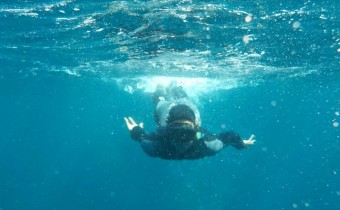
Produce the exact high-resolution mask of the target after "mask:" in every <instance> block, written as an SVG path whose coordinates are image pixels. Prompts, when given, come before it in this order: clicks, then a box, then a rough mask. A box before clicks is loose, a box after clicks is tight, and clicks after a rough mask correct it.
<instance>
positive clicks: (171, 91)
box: [167, 83, 188, 100]
mask: <svg viewBox="0 0 340 210" xmlns="http://www.w3.org/2000/svg"><path fill="white" fill-rule="evenodd" d="M187 97H188V95H187V93H186V92H185V91H184V89H183V87H182V86H179V85H177V84H176V83H170V85H169V86H168V87H167V98H169V99H171V100H177V99H180V98H187Z"/></svg>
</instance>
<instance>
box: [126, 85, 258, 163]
mask: <svg viewBox="0 0 340 210" xmlns="http://www.w3.org/2000/svg"><path fill="white" fill-rule="evenodd" d="M153 101H154V103H155V104H156V110H155V113H154V115H155V121H156V123H157V125H158V128H157V129H156V131H155V132H152V133H147V132H145V131H144V129H143V123H140V124H137V123H136V122H135V120H134V119H132V118H131V117H124V120H125V123H126V125H127V127H128V129H129V131H130V134H131V138H132V139H133V140H135V141H137V142H139V144H140V145H141V147H142V149H143V150H144V152H145V153H146V154H148V155H149V156H151V157H158V158H162V159H168V160H183V159H200V158H204V157H207V156H213V155H215V154H217V153H218V152H220V151H221V150H222V149H223V148H225V147H227V146H233V147H235V148H236V149H244V148H248V147H249V146H251V145H253V144H254V143H255V140H254V135H251V136H250V138H249V139H247V140H242V139H241V137H240V135H239V134H237V133H236V132H234V131H228V132H223V133H220V134H218V135H215V134H212V133H209V132H208V131H206V130H205V129H204V128H202V127H201V118H200V114H199V111H198V109H197V107H196V105H195V104H193V103H192V102H191V101H190V100H189V98H188V96H187V94H186V92H185V91H184V90H183V88H182V87H181V86H177V85H176V84H174V83H172V84H170V85H169V86H168V87H167V88H164V87H163V86H161V85H158V86H157V89H156V91H155V92H154V94H153Z"/></svg>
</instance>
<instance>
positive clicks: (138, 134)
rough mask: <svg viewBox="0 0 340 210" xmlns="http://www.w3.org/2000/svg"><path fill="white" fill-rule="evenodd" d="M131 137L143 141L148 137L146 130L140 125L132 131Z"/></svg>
mask: <svg viewBox="0 0 340 210" xmlns="http://www.w3.org/2000/svg"><path fill="white" fill-rule="evenodd" d="M130 134H131V138H132V139H133V140H135V141H141V140H143V139H144V138H145V137H146V135H147V134H146V132H145V131H144V129H143V128H141V127H140V126H136V127H134V128H133V129H132V130H131V131H130Z"/></svg>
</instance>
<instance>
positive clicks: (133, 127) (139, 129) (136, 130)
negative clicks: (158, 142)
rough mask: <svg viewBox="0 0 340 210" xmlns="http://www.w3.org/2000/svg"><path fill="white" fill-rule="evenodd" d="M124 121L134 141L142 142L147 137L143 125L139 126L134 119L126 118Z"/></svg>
mask: <svg viewBox="0 0 340 210" xmlns="http://www.w3.org/2000/svg"><path fill="white" fill-rule="evenodd" d="M124 120H125V123H126V126H127V128H128V129H129V131H130V134H131V138H132V139H133V140H136V141H141V140H142V139H144V138H145V137H146V136H147V134H146V132H145V131H144V129H143V123H139V125H138V124H137V123H136V122H135V120H134V119H133V118H132V117H124Z"/></svg>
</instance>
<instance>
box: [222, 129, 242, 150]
mask: <svg viewBox="0 0 340 210" xmlns="http://www.w3.org/2000/svg"><path fill="white" fill-rule="evenodd" d="M219 139H221V140H222V142H223V144H224V147H227V146H233V147H235V148H236V149H244V148H246V147H245V145H244V143H243V141H242V139H241V137H240V135H239V134H238V133H236V132H234V131H228V132H224V133H221V134H219Z"/></svg>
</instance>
